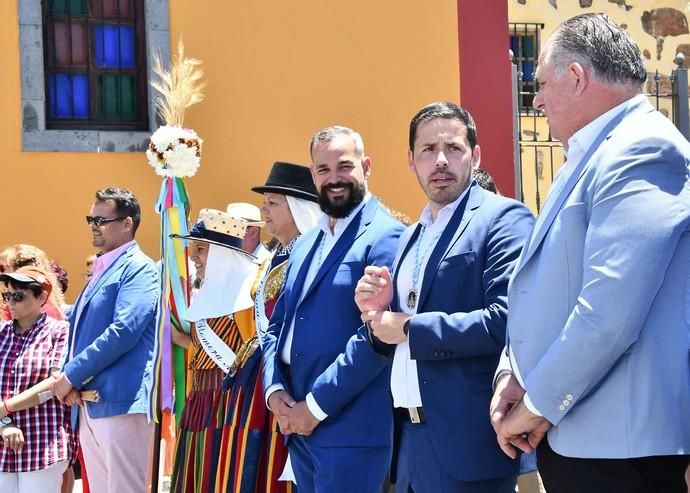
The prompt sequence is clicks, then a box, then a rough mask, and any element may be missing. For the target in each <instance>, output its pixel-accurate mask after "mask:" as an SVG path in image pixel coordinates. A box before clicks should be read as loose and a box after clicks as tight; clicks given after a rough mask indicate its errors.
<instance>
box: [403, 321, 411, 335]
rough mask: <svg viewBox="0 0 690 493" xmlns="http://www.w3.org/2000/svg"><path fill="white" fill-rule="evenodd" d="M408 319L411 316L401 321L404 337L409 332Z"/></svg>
mask: <svg viewBox="0 0 690 493" xmlns="http://www.w3.org/2000/svg"><path fill="white" fill-rule="evenodd" d="M410 320H412V317H410V318H408V319H407V320H405V322H404V323H403V326H402V331H403V334H405V337H407V336H408V334H409V333H410Z"/></svg>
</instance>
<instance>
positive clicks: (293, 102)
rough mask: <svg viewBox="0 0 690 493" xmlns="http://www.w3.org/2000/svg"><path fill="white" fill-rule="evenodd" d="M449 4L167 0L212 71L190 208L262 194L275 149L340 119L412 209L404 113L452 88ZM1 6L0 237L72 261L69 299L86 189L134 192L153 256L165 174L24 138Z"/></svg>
mask: <svg viewBox="0 0 690 493" xmlns="http://www.w3.org/2000/svg"><path fill="white" fill-rule="evenodd" d="M455 5H456V4H455V2H448V1H444V0H427V1H425V2H417V1H415V0H405V1H403V2H388V1H386V2H371V1H368V0H351V1H348V2H323V1H318V0H304V1H301V2H218V1H210V0H196V1H194V2H190V1H188V0H172V1H171V2H170V22H171V25H170V28H171V40H172V44H173V45H174V44H176V41H177V39H178V37H179V36H180V35H183V36H184V41H185V45H186V51H187V54H188V55H189V56H193V57H197V58H200V59H202V60H203V62H204V67H205V69H206V82H207V85H208V87H207V91H206V95H207V96H206V100H205V101H204V102H203V103H201V104H199V105H197V106H196V107H193V108H192V109H191V110H190V111H189V113H188V116H187V119H186V122H185V123H186V125H187V126H189V127H192V128H194V129H195V130H196V131H197V133H199V135H200V136H201V137H202V138H203V139H204V141H205V149H204V155H203V158H202V165H201V168H200V170H199V172H198V173H197V175H196V176H195V177H193V178H191V179H188V180H187V184H188V189H189V192H190V195H191V198H192V202H193V214H194V215H196V213H197V211H198V209H199V208H201V207H214V208H225V205H226V204H227V203H228V202H231V201H252V202H255V203H259V199H260V196H259V195H256V194H254V193H252V192H250V191H249V188H250V187H251V186H252V185H257V184H261V183H263V180H264V178H265V176H266V174H267V172H268V170H269V168H270V165H271V164H272V162H273V161H275V160H288V161H293V162H302V163H308V158H309V155H308V149H307V145H308V140H309V138H310V136H311V134H312V133H313V132H314V131H315V130H317V129H318V128H320V127H322V126H326V125H331V124H343V125H348V126H352V127H354V128H356V129H357V130H359V131H360V132H361V133H362V135H363V137H364V141H365V148H366V152H367V154H369V155H370V156H371V157H372V159H373V177H372V179H371V181H370V186H371V189H372V190H373V192H374V193H376V194H378V195H380V196H381V197H382V198H383V199H384V200H385V201H386V202H387V203H388V204H389V205H390V206H391V207H393V208H396V209H399V210H402V211H403V212H406V213H408V214H410V215H411V216H413V217H414V216H416V215H417V214H418V212H419V211H420V209H421V207H422V206H423V204H424V200H423V195H422V193H421V191H420V190H419V187H418V186H417V184H416V181H415V180H414V177H413V175H412V174H411V173H409V172H408V171H407V162H406V159H407V158H406V148H407V144H406V142H407V126H408V123H409V119H410V117H411V116H412V114H413V113H414V112H415V111H416V110H417V109H419V108H420V107H421V106H422V105H424V104H426V103H428V102H430V101H433V100H440V99H450V100H457V99H458V97H459V96H458V95H459V75H458V72H459V70H458V43H457V12H456V7H455ZM7 7H8V9H9V10H7V11H6V13H5V15H3V16H1V17H0V50H1V51H0V54H1V57H0V60H2V62H3V63H2V67H3V74H2V76H1V77H0V113H1V114H2V118H0V135H2V136H3V137H4V138H3V146H2V149H3V151H2V154H3V155H2V158H1V159H0V169H1V170H2V177H3V180H2V193H1V194H0V210H2V212H3V221H2V223H3V226H4V227H3V228H2V231H3V233H2V235H1V236H0V245H6V244H11V243H17V242H26V243H33V244H36V245H38V246H40V247H42V248H43V249H45V250H46V251H47V253H48V255H49V256H51V257H53V258H56V259H58V260H59V261H60V262H62V263H63V264H64V265H65V267H66V268H67V270H68V271H69V272H70V274H71V281H72V286H73V287H71V288H70V292H69V293H68V295H71V296H68V298H70V299H71V298H73V297H74V296H75V295H76V292H77V291H78V288H79V287H80V286H81V279H80V278H79V273H81V272H82V271H83V265H82V262H83V258H84V257H85V256H86V255H87V254H89V253H91V248H90V235H89V229H88V228H87V226H86V225H85V224H84V219H83V217H84V215H85V214H86V213H87V212H88V208H89V206H90V204H91V202H92V200H93V192H94V191H95V189H97V188H100V187H105V186H123V187H128V188H131V189H132V190H133V191H134V192H135V193H136V194H137V196H138V197H139V199H140V201H141V203H142V208H143V212H144V217H143V221H142V227H141V228H140V233H139V238H138V239H139V241H140V243H141V244H142V246H143V247H144V249H145V250H146V251H147V252H148V253H149V254H150V255H151V256H153V257H156V256H157V255H158V225H157V220H158V219H157V216H156V215H155V214H154V213H153V206H154V200H155V198H156V195H157V193H158V190H159V186H160V180H159V178H158V177H157V176H156V175H155V174H154V172H153V170H152V169H151V168H150V167H149V166H148V164H147V162H146V158H145V156H144V155H143V154H127V153H116V154H112V153H111V154H107V153H102V154H95V153H28V152H21V127H20V125H21V111H20V89H19V55H18V51H19V48H18V30H17V13H16V7H17V3H16V2H8V5H7Z"/></svg>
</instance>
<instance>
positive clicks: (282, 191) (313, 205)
mask: <svg viewBox="0 0 690 493" xmlns="http://www.w3.org/2000/svg"><path fill="white" fill-rule="evenodd" d="M252 190H253V191H254V192H258V193H261V194H263V199H264V203H263V207H262V208H261V213H262V217H263V219H264V221H265V222H266V225H265V227H264V229H265V230H266V231H267V232H268V233H269V234H270V235H272V236H273V237H274V238H276V239H277V240H278V242H279V245H278V248H277V249H276V250H275V252H274V253H273V256H272V258H269V259H267V260H266V261H264V262H263V263H262V265H261V267H260V269H259V272H258V275H257V278H256V282H255V283H254V286H253V287H252V296H253V297H254V322H255V325H256V332H255V334H254V336H253V337H252V338H251V339H249V340H248V341H247V342H246V343H245V345H244V347H243V348H242V349H241V350H240V353H238V357H237V360H236V364H235V367H234V368H233V369H232V370H231V372H230V373H229V374H228V376H227V377H226V379H225V381H224V383H223V387H224V388H227V389H228V392H229V401H228V407H227V415H226V420H225V426H224V428H223V438H222V445H221V449H222V453H223V454H227V455H225V456H224V458H223V460H224V461H226V463H225V468H226V469H227V471H228V472H227V477H228V483H227V489H226V491H227V492H228V493H240V492H243V493H244V492H257V493H258V492H262V493H263V492H267V493H285V492H291V491H295V489H294V485H293V484H292V481H291V480H293V477H292V474H291V469H290V467H289V464H288V465H287V467H286V462H288V454H287V447H286V445H285V442H284V437H283V436H282V435H281V434H280V431H279V429H278V422H277V420H276V419H275V417H274V415H273V414H272V413H271V412H270V411H269V410H268V409H267V408H266V403H265V400H264V392H263V382H262V378H261V365H262V363H261V337H262V334H263V332H264V331H265V330H266V328H267V326H268V320H269V318H270V317H271V313H273V307H274V306H275V303H276V301H277V299H278V296H279V294H280V292H281V289H282V287H283V282H284V280H285V273H286V270H287V264H288V258H289V257H290V252H291V251H292V247H293V245H294V243H295V241H296V240H297V238H298V237H299V235H300V234H302V233H304V232H305V231H307V230H309V229H311V228H312V227H314V226H315V225H316V220H317V218H318V216H319V214H320V212H321V211H320V209H319V206H318V194H317V192H316V188H315V187H314V182H313V180H312V177H311V172H310V170H309V168H308V167H306V166H301V165H297V164H291V163H284V162H276V163H274V164H273V167H272V169H271V171H270V173H269V175H268V178H267V179H266V183H265V184H264V185H262V186H258V187H254V188H252ZM298 488H299V486H298Z"/></svg>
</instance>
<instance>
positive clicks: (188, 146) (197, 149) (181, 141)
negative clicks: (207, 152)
mask: <svg viewBox="0 0 690 493" xmlns="http://www.w3.org/2000/svg"><path fill="white" fill-rule="evenodd" d="M202 144H203V140H202V139H201V138H199V136H197V134H196V132H195V131H194V130H191V129H188V128H182V127H178V126H175V125H163V126H162V127H159V128H158V130H156V132H155V133H154V134H153V135H152V136H151V142H150V144H149V148H148V149H147V150H146V157H147V158H148V161H149V164H150V165H151V166H152V167H153V169H154V170H155V171H156V174H158V175H160V176H165V177H172V178H182V177H185V176H194V175H195V174H196V171H197V169H199V165H200V164H201V146H202Z"/></svg>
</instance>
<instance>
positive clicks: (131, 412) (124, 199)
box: [53, 188, 160, 493]
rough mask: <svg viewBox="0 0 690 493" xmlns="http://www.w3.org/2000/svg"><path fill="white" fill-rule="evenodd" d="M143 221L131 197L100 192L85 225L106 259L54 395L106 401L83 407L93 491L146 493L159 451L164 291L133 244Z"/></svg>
mask: <svg viewBox="0 0 690 493" xmlns="http://www.w3.org/2000/svg"><path fill="white" fill-rule="evenodd" d="M140 217H141V213H140V208H139V202H138V201H137V199H136V197H135V196H134V195H133V194H132V193H131V192H130V191H129V190H125V189H120V188H106V189H103V190H99V191H98V192H96V201H95V203H94V204H93V206H92V208H91V212H90V214H89V215H88V216H87V217H86V221H87V223H88V224H89V226H90V227H91V233H92V236H93V246H95V247H96V248H98V249H99V250H100V252H101V254H100V255H99V257H98V258H97V259H96V261H95V262H94V266H93V276H92V277H91V279H90V280H89V283H88V284H87V285H86V287H85V288H84V290H83V291H82V292H81V294H80V295H79V298H78V299H77V302H76V304H75V305H74V309H73V311H72V314H71V316H70V335H69V355H68V357H67V361H66V363H65V365H64V368H63V373H62V374H60V375H59V376H58V379H57V381H56V383H55V384H54V388H53V392H54V393H55V395H57V396H58V397H59V398H60V399H62V400H63V401H65V402H67V403H68V404H77V403H79V398H78V395H79V394H78V391H79V390H96V391H97V392H98V394H99V396H100V401H99V402H85V403H83V406H82V407H81V408H79V441H80V444H81V447H82V450H83V453H84V461H85V463H86V469H87V471H88V474H89V484H90V487H91V490H92V491H97V492H103V493H111V492H112V493H115V492H118V493H121V492H123V491H132V492H134V491H137V492H140V491H144V490H145V489H146V486H147V484H146V481H147V477H148V472H149V456H150V453H151V447H152V445H153V423H149V421H148V417H147V414H148V412H149V410H150V409H149V406H150V405H149V402H150V396H151V388H152V384H153V349H154V338H155V332H156V308H157V305H158V300H159V298H160V285H159V278H158V269H157V268H156V265H155V264H154V262H153V261H152V260H151V259H150V258H149V257H147V256H146V255H145V254H144V253H143V252H142V251H141V250H140V249H139V247H138V246H137V244H136V241H135V240H134V235H135V233H136V229H137V227H138V226H139V221H140ZM74 409H75V410H76V409H77V408H76V407H75V408H74Z"/></svg>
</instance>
